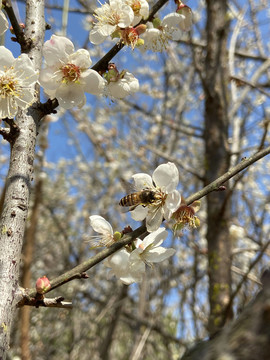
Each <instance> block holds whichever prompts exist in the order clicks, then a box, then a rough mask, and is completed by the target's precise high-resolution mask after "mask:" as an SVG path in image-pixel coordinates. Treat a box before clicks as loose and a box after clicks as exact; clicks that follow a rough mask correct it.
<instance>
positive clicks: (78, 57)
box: [68, 49, 92, 69]
mask: <svg viewBox="0 0 270 360" xmlns="http://www.w3.org/2000/svg"><path fill="white" fill-rule="evenodd" d="M68 62H69V63H71V64H74V65H76V66H79V67H80V68H82V69H83V68H85V69H87V68H89V67H90V66H91V64H92V61H91V58H90V54H89V52H88V51H87V50H86V49H79V50H77V51H76V52H74V53H73V54H70V55H69V57H68Z"/></svg>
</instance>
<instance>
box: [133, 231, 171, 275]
mask: <svg viewBox="0 0 270 360" xmlns="http://www.w3.org/2000/svg"><path fill="white" fill-rule="evenodd" d="M167 236H168V231H166V230H165V229H164V228H159V229H158V230H156V231H154V232H152V233H151V234H149V235H147V236H146V237H145V239H144V240H140V239H138V240H137V241H136V249H135V250H133V251H132V253H131V254H130V259H129V261H130V264H131V265H130V267H131V269H132V270H134V269H135V268H136V267H137V266H138V268H141V264H140V263H141V262H142V261H143V263H144V264H147V265H150V266H151V264H152V263H157V262H161V261H164V260H166V259H167V258H169V257H170V256H172V255H173V254H174V253H175V249H173V248H169V249H166V248H164V247H162V246H160V245H161V244H162V243H163V241H164V240H165V239H166V238H167Z"/></svg>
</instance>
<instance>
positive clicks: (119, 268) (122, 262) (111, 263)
mask: <svg viewBox="0 0 270 360" xmlns="http://www.w3.org/2000/svg"><path fill="white" fill-rule="evenodd" d="M129 256H130V254H129V253H128V252H127V251H126V249H120V250H119V251H116V252H115V253H114V254H113V255H111V256H110V257H108V258H107V260H106V261H105V262H104V264H105V265H106V266H108V267H110V268H112V271H113V273H114V274H115V275H116V276H117V277H118V276H122V275H124V273H127V271H128V267H129Z"/></svg>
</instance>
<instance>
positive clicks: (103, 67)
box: [92, 0, 168, 72]
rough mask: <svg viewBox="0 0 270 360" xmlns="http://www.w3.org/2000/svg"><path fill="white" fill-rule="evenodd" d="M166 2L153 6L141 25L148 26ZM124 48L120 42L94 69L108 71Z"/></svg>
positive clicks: (162, 0) (160, 0)
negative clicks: (113, 60) (113, 59)
mask: <svg viewBox="0 0 270 360" xmlns="http://www.w3.org/2000/svg"><path fill="white" fill-rule="evenodd" d="M166 2H168V0H159V1H158V2H157V3H156V4H155V5H154V6H153V8H152V10H151V12H150V15H149V17H148V19H146V20H142V21H141V22H140V23H139V24H146V23H147V21H152V20H153V18H154V15H155V14H156V13H157V12H158V10H159V9H161V8H162V6H163V5H165V4H166ZM139 24H138V25H139ZM124 46H125V44H124V43H123V42H122V41H121V40H120V41H119V42H118V43H117V44H116V45H114V47H112V48H111V50H109V51H108V52H107V54H105V55H104V56H103V58H101V59H100V60H99V61H98V62H97V63H96V64H95V65H94V66H92V69H93V70H96V71H98V72H103V71H106V70H107V69H108V63H109V62H110V61H111V60H112V58H113V57H114V56H115V55H116V54H117V53H118V52H119V51H120V50H121V49H123V47H124Z"/></svg>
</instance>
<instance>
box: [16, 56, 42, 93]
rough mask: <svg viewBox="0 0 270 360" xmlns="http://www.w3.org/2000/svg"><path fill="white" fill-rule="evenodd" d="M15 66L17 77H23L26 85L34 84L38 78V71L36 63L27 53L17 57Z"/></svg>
mask: <svg viewBox="0 0 270 360" xmlns="http://www.w3.org/2000/svg"><path fill="white" fill-rule="evenodd" d="M13 67H14V72H15V74H16V75H17V77H18V78H20V79H23V82H24V86H29V85H32V84H33V83H35V82H36V81H37V80H38V73H37V71H35V70H34V64H33V62H32V61H31V60H30V59H29V57H28V55H27V54H22V55H20V56H19V57H18V58H17V59H15V61H14V64H13Z"/></svg>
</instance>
